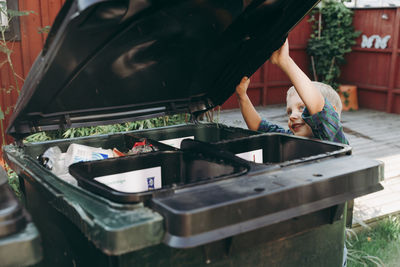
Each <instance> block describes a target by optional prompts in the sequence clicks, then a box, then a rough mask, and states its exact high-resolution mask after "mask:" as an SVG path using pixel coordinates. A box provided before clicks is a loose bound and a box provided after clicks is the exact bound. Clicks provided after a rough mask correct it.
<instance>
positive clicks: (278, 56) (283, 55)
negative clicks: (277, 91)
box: [270, 39, 290, 66]
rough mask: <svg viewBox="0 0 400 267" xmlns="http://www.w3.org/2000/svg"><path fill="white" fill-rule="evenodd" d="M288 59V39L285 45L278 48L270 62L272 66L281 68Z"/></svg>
mask: <svg viewBox="0 0 400 267" xmlns="http://www.w3.org/2000/svg"><path fill="white" fill-rule="evenodd" d="M289 58H290V56H289V41H288V39H286V41H285V43H284V44H283V45H282V46H281V48H279V49H278V50H276V51H275V52H274V53H273V54H272V56H271V58H270V61H271V63H272V64H275V65H278V66H281V65H283V64H284V63H285V62H286V61H287V59H289Z"/></svg>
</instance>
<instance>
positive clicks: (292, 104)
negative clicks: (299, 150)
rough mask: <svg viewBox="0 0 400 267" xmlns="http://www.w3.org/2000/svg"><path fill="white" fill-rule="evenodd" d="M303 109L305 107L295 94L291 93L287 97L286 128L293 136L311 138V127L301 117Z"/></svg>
mask: <svg viewBox="0 0 400 267" xmlns="http://www.w3.org/2000/svg"><path fill="white" fill-rule="evenodd" d="M304 107H305V105H304V103H303V101H302V100H301V98H300V97H299V95H298V94H297V93H292V94H290V95H289V96H288V97H287V100H286V111H287V114H288V116H289V119H288V126H289V129H290V130H291V131H292V132H293V133H294V135H298V136H304V137H313V133H312V131H311V127H310V126H309V125H308V124H307V123H305V121H304V120H303V119H302V117H301V114H302V113H303V110H304Z"/></svg>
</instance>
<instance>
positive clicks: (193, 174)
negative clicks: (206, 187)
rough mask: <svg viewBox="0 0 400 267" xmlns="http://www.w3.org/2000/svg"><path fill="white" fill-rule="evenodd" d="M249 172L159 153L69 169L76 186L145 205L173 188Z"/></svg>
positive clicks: (212, 160)
mask: <svg viewBox="0 0 400 267" xmlns="http://www.w3.org/2000/svg"><path fill="white" fill-rule="evenodd" d="M248 169H249V167H248V166H246V165H245V164H239V163H238V162H237V160H236V161H235V159H234V158H233V159H228V158H225V159H223V158H218V157H216V156H213V155H206V154H202V153H193V152H189V151H185V152H183V151H159V152H153V153H149V154H143V155H135V156H129V157H123V158H114V159H109V160H102V161H92V162H80V163H75V164H73V165H71V166H70V168H69V170H70V173H71V174H72V175H73V176H75V178H77V180H78V185H80V186H82V187H83V188H85V189H88V190H90V191H92V192H95V193H97V194H99V195H101V196H104V197H107V198H109V199H111V200H113V201H117V202H138V201H144V200H145V199H148V198H149V197H150V196H152V195H154V194H160V193H162V194H166V191H167V190H168V189H170V188H172V187H173V189H176V188H181V187H182V186H185V185H194V184H197V183H199V182H202V181H203V182H204V181H210V180H215V179H220V178H226V177H232V176H237V175H243V174H245V173H246V172H247V171H248ZM143 183H144V184H145V185H147V186H148V188H143V187H142V189H144V190H143V191H146V192H140V188H141V187H140V184H143ZM154 183H156V186H154ZM157 183H159V186H157ZM138 188H139V190H138ZM158 188H159V190H157V189H158ZM146 189H147V190H146Z"/></svg>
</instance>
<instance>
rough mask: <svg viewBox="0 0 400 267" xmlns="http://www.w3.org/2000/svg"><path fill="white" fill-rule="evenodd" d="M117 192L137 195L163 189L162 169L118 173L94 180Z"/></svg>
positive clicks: (154, 168)
mask: <svg viewBox="0 0 400 267" xmlns="http://www.w3.org/2000/svg"><path fill="white" fill-rule="evenodd" d="M94 179H95V180H96V181H98V182H100V183H103V184H105V185H107V186H108V187H111V188H113V189H115V190H117V191H121V192H125V193H137V192H144V191H148V190H154V189H159V188H161V167H153V168H148V169H142V170H136V171H130V172H124V173H117V174H112V175H106V176H101V177H96V178H94Z"/></svg>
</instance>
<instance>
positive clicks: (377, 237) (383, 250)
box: [346, 216, 400, 267]
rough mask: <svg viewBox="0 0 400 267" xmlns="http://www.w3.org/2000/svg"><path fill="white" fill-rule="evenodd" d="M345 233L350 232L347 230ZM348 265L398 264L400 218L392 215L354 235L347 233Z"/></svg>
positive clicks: (387, 265) (357, 266)
mask: <svg viewBox="0 0 400 267" xmlns="http://www.w3.org/2000/svg"><path fill="white" fill-rule="evenodd" d="M347 233H351V232H350V231H347ZM346 245H347V248H348V266H349V267H359V266H378V267H379V266H386V267H389V266H393V267H394V266H398V263H399V260H400V256H399V255H400V219H399V217H396V216H392V217H389V218H386V219H383V220H382V221H380V222H378V223H377V224H376V225H375V226H373V227H370V228H368V229H366V230H363V231H361V232H359V233H358V235H356V234H355V233H354V232H352V233H351V236H350V235H348V238H347V241H346Z"/></svg>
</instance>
